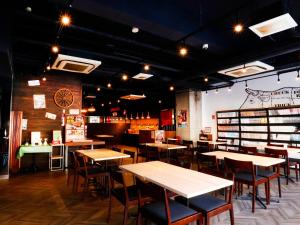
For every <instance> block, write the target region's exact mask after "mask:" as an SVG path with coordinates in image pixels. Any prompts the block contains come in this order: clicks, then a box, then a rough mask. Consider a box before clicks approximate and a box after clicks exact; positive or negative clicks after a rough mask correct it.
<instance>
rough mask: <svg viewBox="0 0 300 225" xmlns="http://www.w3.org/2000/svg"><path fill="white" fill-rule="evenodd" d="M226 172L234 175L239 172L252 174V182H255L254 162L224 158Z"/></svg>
mask: <svg viewBox="0 0 300 225" xmlns="http://www.w3.org/2000/svg"><path fill="white" fill-rule="evenodd" d="M224 163H225V171H226V172H231V173H233V174H234V175H235V174H236V173H239V172H247V173H250V174H252V180H253V181H254V180H255V168H254V165H253V163H252V161H240V160H234V159H230V158H226V157H225V158H224Z"/></svg>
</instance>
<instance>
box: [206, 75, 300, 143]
mask: <svg viewBox="0 0 300 225" xmlns="http://www.w3.org/2000/svg"><path fill="white" fill-rule="evenodd" d="M296 77H297V72H289V73H285V74H281V75H280V83H277V76H272V77H266V78H261V79H256V80H251V81H248V82H247V83H248V88H250V89H255V90H263V91H274V90H277V89H279V88H283V87H300V80H296ZM245 88H246V87H245V82H241V83H236V84H235V85H234V86H233V87H232V90H231V92H228V89H227V88H223V89H219V93H218V94H216V93H215V90H212V91H208V94H206V93H205V92H202V128H204V127H212V133H213V139H216V138H217V131H216V123H217V122H216V119H212V116H213V115H216V111H220V110H230V109H239V108H240V107H241V105H242V104H243V102H244V100H245V99H246V98H247V96H248V94H247V93H246V92H245ZM252 100H253V102H252V103H250V101H249V99H248V104H246V106H245V107H243V108H259V107H261V104H260V101H259V100H258V99H257V98H256V97H253V98H252ZM282 101H283V102H287V101H288V100H286V99H282ZM294 103H295V104H298V105H299V104H300V98H298V99H297V100H296V101H295V102H294ZM273 104H274V102H273ZM265 107H269V105H265Z"/></svg>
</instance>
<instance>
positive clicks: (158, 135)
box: [154, 130, 165, 143]
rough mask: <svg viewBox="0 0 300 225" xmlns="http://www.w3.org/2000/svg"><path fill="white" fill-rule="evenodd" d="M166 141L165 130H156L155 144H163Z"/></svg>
mask: <svg viewBox="0 0 300 225" xmlns="http://www.w3.org/2000/svg"><path fill="white" fill-rule="evenodd" d="M163 141H165V131H164V130H155V131H154V142H155V143H162V142H163Z"/></svg>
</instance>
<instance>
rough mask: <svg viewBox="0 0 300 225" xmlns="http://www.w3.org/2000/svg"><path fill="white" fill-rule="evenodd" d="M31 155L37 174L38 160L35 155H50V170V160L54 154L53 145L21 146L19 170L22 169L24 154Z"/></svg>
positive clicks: (33, 167)
mask: <svg viewBox="0 0 300 225" xmlns="http://www.w3.org/2000/svg"><path fill="white" fill-rule="evenodd" d="M28 153H31V154H33V155H32V157H33V158H32V169H33V171H34V172H35V171H36V170H37V166H36V159H35V154H36V153H48V154H49V169H50V158H51V154H52V146H51V145H28V146H25V145H21V146H20V149H19V151H18V153H17V159H19V169H20V168H21V158H22V157H23V156H24V154H28Z"/></svg>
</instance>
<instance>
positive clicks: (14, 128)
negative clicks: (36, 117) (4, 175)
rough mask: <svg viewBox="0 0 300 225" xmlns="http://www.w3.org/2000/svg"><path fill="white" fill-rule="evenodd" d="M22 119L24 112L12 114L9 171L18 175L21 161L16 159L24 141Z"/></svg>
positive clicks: (13, 112)
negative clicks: (22, 140)
mask: <svg viewBox="0 0 300 225" xmlns="http://www.w3.org/2000/svg"><path fill="white" fill-rule="evenodd" d="M22 117H23V112H22V111H12V112H11V113H10V124H9V130H10V132H9V171H10V172H11V173H16V172H17V171H18V169H19V160H18V159H17V158H16V155H17V151H18V149H19V146H20V145H21V139H22Z"/></svg>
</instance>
